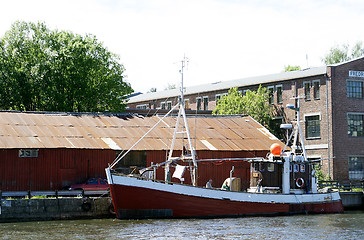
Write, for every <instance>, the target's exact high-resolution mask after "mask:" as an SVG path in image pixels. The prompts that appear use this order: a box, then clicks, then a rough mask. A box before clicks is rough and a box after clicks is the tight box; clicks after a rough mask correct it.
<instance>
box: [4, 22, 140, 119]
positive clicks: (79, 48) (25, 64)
mask: <svg viewBox="0 0 364 240" xmlns="http://www.w3.org/2000/svg"><path fill="white" fill-rule="evenodd" d="M0 48H1V52H0V108H1V109H7V110H8V109H9V110H20V111H65V112H103V111H107V110H108V111H113V112H120V111H123V110H124V108H125V103H124V102H125V99H126V96H127V95H128V94H130V93H131V92H132V91H133V90H132V89H131V87H130V85H129V83H127V82H125V81H124V71H125V69H124V67H123V65H121V64H120V63H118V60H119V59H118V56H117V55H115V54H113V53H111V52H109V51H108V50H107V49H106V48H105V47H104V46H103V44H102V43H100V42H98V41H97V39H96V37H95V36H93V35H86V36H81V35H78V34H74V33H72V32H66V31H57V30H54V31H51V30H49V29H48V28H47V27H46V25H45V24H44V23H31V22H29V23H27V22H15V23H14V24H13V25H12V27H11V29H10V30H9V31H8V32H6V34H5V36H4V37H3V38H2V39H1V40H0Z"/></svg>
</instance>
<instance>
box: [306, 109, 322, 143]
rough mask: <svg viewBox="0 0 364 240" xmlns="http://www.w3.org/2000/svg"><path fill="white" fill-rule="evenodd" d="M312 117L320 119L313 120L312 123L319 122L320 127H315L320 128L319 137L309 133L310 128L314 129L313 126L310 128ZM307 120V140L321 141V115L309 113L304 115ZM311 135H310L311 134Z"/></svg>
mask: <svg viewBox="0 0 364 240" xmlns="http://www.w3.org/2000/svg"><path fill="white" fill-rule="evenodd" d="M312 117H318V119H311V120H310V122H311V121H318V125H315V127H316V128H317V127H318V136H313V131H310V132H308V129H309V127H312V125H310V126H308V122H309V121H308V118H312ZM304 119H305V138H306V139H307V140H310V139H320V138H321V113H308V114H304ZM309 133H310V134H309Z"/></svg>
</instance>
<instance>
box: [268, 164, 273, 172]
mask: <svg viewBox="0 0 364 240" xmlns="http://www.w3.org/2000/svg"><path fill="white" fill-rule="evenodd" d="M267 169H268V171H269V172H274V163H268V167H267Z"/></svg>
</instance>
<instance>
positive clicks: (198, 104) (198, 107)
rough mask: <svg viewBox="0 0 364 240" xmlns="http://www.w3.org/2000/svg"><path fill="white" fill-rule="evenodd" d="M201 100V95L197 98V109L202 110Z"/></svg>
mask: <svg viewBox="0 0 364 240" xmlns="http://www.w3.org/2000/svg"><path fill="white" fill-rule="evenodd" d="M201 101H202V100H201V98H200V97H198V98H196V104H197V110H201Z"/></svg>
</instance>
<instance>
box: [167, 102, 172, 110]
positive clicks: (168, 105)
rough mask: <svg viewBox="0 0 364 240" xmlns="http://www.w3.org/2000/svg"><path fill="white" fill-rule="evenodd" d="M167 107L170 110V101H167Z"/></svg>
mask: <svg viewBox="0 0 364 240" xmlns="http://www.w3.org/2000/svg"><path fill="white" fill-rule="evenodd" d="M166 107H167V109H168V110H171V109H172V101H167V106H166Z"/></svg>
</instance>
